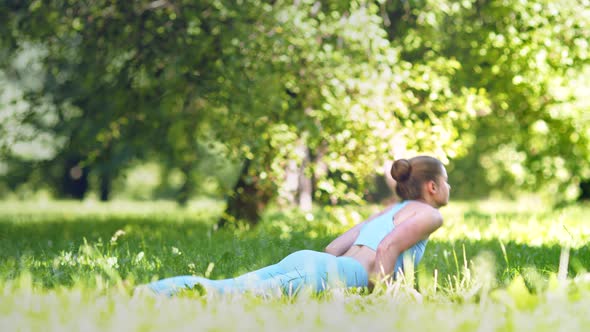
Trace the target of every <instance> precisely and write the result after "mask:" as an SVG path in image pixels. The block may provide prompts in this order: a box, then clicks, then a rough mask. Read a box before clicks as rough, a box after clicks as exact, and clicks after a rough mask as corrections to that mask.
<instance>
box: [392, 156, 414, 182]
mask: <svg viewBox="0 0 590 332" xmlns="http://www.w3.org/2000/svg"><path fill="white" fill-rule="evenodd" d="M411 173H412V165H411V164H410V161H409V160H407V159H398V160H396V161H395V162H393V165H392V166H391V176H392V177H393V179H394V180H395V181H397V182H404V181H406V180H407V179H409V178H410V174H411Z"/></svg>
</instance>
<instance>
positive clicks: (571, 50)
mask: <svg viewBox="0 0 590 332" xmlns="http://www.w3.org/2000/svg"><path fill="white" fill-rule="evenodd" d="M589 10H590V9H589V4H588V2H587V1H579V2H572V1H557V2H556V1H549V0H543V1H534V2H533V1H518V2H510V1H501V0H489V1H475V0H467V1H461V2H456V1H430V0H427V1H402V2H396V1H361V0H355V1H282V0H279V1H274V2H270V3H267V2H262V1H259V0H244V1H239V2H235V1H229V0H227V1H226V0H208V1H199V2H198V3H195V2H194V1H186V0H183V1H156V2H154V1H147V0H146V1H134V2H124V1H104V0H95V1H86V2H71V1H60V0H54V1H33V0H31V1H17V2H15V1H9V2H7V3H6V4H3V5H2V6H0V19H1V20H2V22H4V23H3V25H2V27H0V29H1V30H0V32H2V34H1V37H0V55H2V56H1V57H0V59H2V60H0V68H2V70H1V71H0V86H1V87H2V88H3V89H1V91H2V93H1V94H0V112H1V113H0V120H2V121H0V123H1V124H0V137H1V138H0V154H1V155H2V157H3V159H4V160H3V162H2V164H0V173H3V174H5V178H6V179H7V180H4V182H6V183H8V187H9V189H14V188H15V187H16V184H17V183H20V182H23V181H27V180H28V181H29V182H34V181H35V179H41V180H40V182H49V183H50V184H51V185H52V186H53V187H54V188H59V187H60V186H59V185H60V183H59V182H60V181H63V177H64V173H65V174H67V173H68V172H69V171H70V169H65V170H64V167H66V168H67V167H72V166H71V165H69V164H72V163H74V164H76V166H79V167H85V168H84V169H85V170H86V171H88V172H90V173H91V174H94V176H95V177H97V178H99V181H95V182H96V183H99V184H100V185H101V186H102V187H103V188H104V189H105V190H107V191H108V188H109V186H110V183H111V182H113V181H114V180H113V179H117V177H118V176H120V175H121V174H123V173H124V172H125V170H126V169H127V168H129V167H133V166H134V165H137V163H138V162H145V161H150V162H157V163H159V164H162V165H163V167H164V169H165V170H169V171H171V172H176V171H179V172H180V173H182V178H183V182H182V183H181V184H180V185H179V186H178V187H177V188H176V193H175V196H176V199H177V200H178V201H179V202H187V201H188V199H189V198H190V197H191V195H194V194H198V192H199V189H198V187H199V181H201V180H202V179H203V178H208V177H209V175H210V174H208V173H209V172H212V171H210V170H209V169H207V170H204V165H210V164H211V163H210V160H211V159H217V160H221V162H222V163H223V162H224V161H225V162H226V163H227V164H231V165H237V166H236V168H239V165H242V164H245V163H246V161H248V165H250V167H249V168H248V172H247V174H244V180H245V181H246V182H248V183H250V184H251V185H252V186H253V188H254V190H256V191H257V192H258V193H259V194H260V197H269V198H274V196H276V195H277V193H278V194H281V193H283V192H285V190H284V188H283V187H284V184H285V178H286V169H287V167H288V165H290V164H292V163H293V162H295V164H297V165H298V166H300V167H301V168H304V170H303V174H304V175H306V176H307V177H309V178H312V179H313V181H314V183H313V188H314V198H315V200H316V201H318V202H321V203H338V202H341V203H342V202H351V201H355V202H358V201H360V198H361V197H362V196H363V195H364V194H365V193H366V190H367V186H368V183H370V181H371V179H372V178H371V177H372V176H373V174H374V173H375V172H381V165H382V164H383V162H384V161H385V160H388V159H392V158H398V157H404V156H411V155H414V154H417V153H429V154H433V155H436V156H438V157H440V158H441V159H443V160H444V161H445V163H447V162H452V163H451V164H450V168H451V169H455V170H457V172H456V174H455V179H456V181H457V183H461V184H463V186H458V187H457V192H458V193H460V194H462V195H464V196H471V195H475V194H478V195H482V194H487V193H488V192H489V191H490V190H491V189H492V188H496V189H498V190H501V191H503V192H508V193H510V192H516V191H517V190H516V189H518V190H527V191H528V190H532V191H542V192H544V193H546V194H547V195H551V197H552V198H553V200H554V201H568V200H572V199H574V198H576V196H577V194H578V184H579V183H580V181H583V180H585V179H588V178H590V162H589V161H590V154H589V152H588V149H586V147H587V145H588V143H589V140H590V118H589V117H588V115H587V114H588V103H587V102H586V98H585V96H587V95H588V91H587V90H588V89H587V86H588V84H587V83H588V82H587V81H588V77H589V75H588V71H589V70H590V69H589V67H588V51H587V46H588V42H587V41H588V40H589V39H590V36H589V35H588V34H589V32H588V31H590V28H589V26H588V25H589V24H590V19H589V14H588V13H589ZM210 144H213V145H215V146H222V147H223V148H215V149H209V148H208V147H207V146H208V145H210ZM302 151H303V152H302ZM212 153H213V154H215V158H211V155H212ZM222 168H223V167H219V169H222ZM213 169H218V168H216V167H213ZM23 170H24V171H23ZM212 173H214V172H212ZM13 175H14V176H13ZM216 177H217V178H219V177H220V176H218V175H217V176H216V175H213V176H212V178H216ZM224 178H225V177H224ZM240 178H241V177H240ZM10 179H13V180H10ZM11 181H12V182H11ZM219 187H220V188H223V189H220V190H221V191H225V192H223V194H226V195H227V196H231V195H234V196H235V195H242V194H241V193H239V192H235V193H232V192H230V191H231V190H230V189H229V188H230V187H231V185H230V186H227V185H226V184H225V183H222V184H220V185H219ZM56 191H58V194H59V190H56ZM555 192H560V193H562V195H559V196H556V195H554V193H555ZM262 203H266V202H262Z"/></svg>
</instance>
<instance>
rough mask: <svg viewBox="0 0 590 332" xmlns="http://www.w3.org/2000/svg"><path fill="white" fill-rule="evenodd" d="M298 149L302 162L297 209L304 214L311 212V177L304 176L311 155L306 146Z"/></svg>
mask: <svg viewBox="0 0 590 332" xmlns="http://www.w3.org/2000/svg"><path fill="white" fill-rule="evenodd" d="M300 148H301V150H302V151H301V152H302V153H303V161H302V163H301V167H300V168H299V190H298V196H299V197H298V198H299V209H301V211H304V212H309V211H311V208H312V202H313V185H312V179H311V177H310V176H308V175H307V174H305V168H307V166H308V165H309V163H310V162H311V155H310V151H309V148H308V147H307V146H305V145H301V147H300Z"/></svg>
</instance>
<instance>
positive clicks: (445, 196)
mask: <svg viewBox="0 0 590 332" xmlns="http://www.w3.org/2000/svg"><path fill="white" fill-rule="evenodd" d="M441 167H442V172H441V175H440V176H439V177H438V181H437V182H438V183H437V184H436V185H437V191H436V194H435V196H434V200H435V202H436V204H437V205H438V206H445V205H447V204H448V203H449V196H450V193H451V185H450V184H449V176H448V175H447V170H446V169H445V167H444V166H441Z"/></svg>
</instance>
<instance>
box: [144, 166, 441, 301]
mask: <svg viewBox="0 0 590 332" xmlns="http://www.w3.org/2000/svg"><path fill="white" fill-rule="evenodd" d="M391 175H392V177H393V178H394V179H395V180H396V182H397V186H396V192H397V194H398V196H399V197H400V198H401V199H402V200H403V201H402V202H400V203H397V204H394V205H392V206H390V207H388V208H386V209H385V210H383V211H382V212H380V213H378V214H376V215H374V216H372V217H371V218H369V219H367V220H365V221H363V222H361V223H360V224H358V225H356V226H354V227H352V228H351V229H349V230H348V231H347V232H345V233H344V234H342V235H341V236H339V237H338V238H336V239H335V240H334V241H332V243H330V244H329V245H328V246H327V247H326V249H325V252H318V251H312V250H301V251H297V252H294V253H292V254H290V255H288V256H287V257H285V258H284V259H283V260H281V261H280V262H279V263H277V264H274V265H271V266H267V267H264V268H262V269H260V270H257V271H253V272H249V273H246V274H244V275H242V276H239V277H237V278H232V279H224V280H210V279H207V278H203V277H195V276H179V277H172V278H167V279H163V280H159V281H155V282H152V283H150V284H147V285H145V286H140V287H142V288H147V289H149V290H151V291H153V292H154V293H156V294H165V295H173V294H176V293H178V292H179V291H181V290H183V289H190V288H193V287H195V286H198V285H200V286H201V287H204V288H205V289H207V290H212V291H215V292H219V293H226V292H230V293H234V292H238V293H240V292H245V291H251V292H254V293H262V294H264V293H267V292H268V291H273V290H274V291H280V292H282V293H285V294H289V295H292V294H295V293H297V292H298V291H300V290H301V289H303V288H306V287H307V288H311V289H312V291H315V292H318V291H322V290H325V289H327V288H331V287H372V286H373V285H374V284H375V283H377V282H379V281H382V280H385V279H387V278H395V276H396V273H399V272H401V271H403V261H404V257H406V258H410V259H413V261H414V264H418V262H419V261H420V260H421V259H422V255H423V254H424V250H425V248H426V242H427V241H428V237H429V235H430V234H431V233H432V232H434V231H435V230H437V229H438V228H439V227H440V226H441V225H442V221H443V220H442V216H441V215H440V213H439V211H438V209H439V208H440V207H441V206H444V205H446V204H447V203H448V200H449V191H450V188H451V186H450V185H449V184H448V182H447V181H448V177H447V172H446V170H445V167H444V166H443V164H442V163H441V162H440V161H439V160H438V159H436V158H432V157H428V156H418V157H414V158H411V159H409V160H407V159H399V160H396V161H395V162H394V163H393V166H392V168H391Z"/></svg>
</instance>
